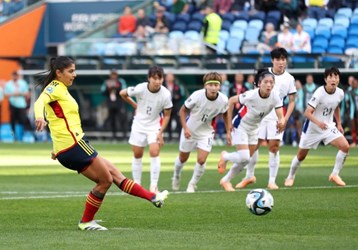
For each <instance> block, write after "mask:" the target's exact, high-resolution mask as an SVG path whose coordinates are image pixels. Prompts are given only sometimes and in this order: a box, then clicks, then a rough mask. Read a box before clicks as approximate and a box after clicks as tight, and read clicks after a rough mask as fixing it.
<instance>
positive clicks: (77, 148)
mask: <svg viewBox="0 0 358 250" xmlns="http://www.w3.org/2000/svg"><path fill="white" fill-rule="evenodd" d="M97 155H98V153H97V151H96V150H95V149H94V148H93V147H92V146H91V145H90V144H89V142H88V141H87V140H85V139H83V138H82V139H81V140H79V141H78V143H77V144H76V145H74V146H73V147H72V148H70V149H69V150H67V151H64V152H61V153H60V154H59V155H57V160H58V161H59V162H60V163H61V164H62V165H63V166H64V167H66V168H68V169H71V170H76V171H77V172H78V173H81V172H83V171H84V170H86V168H88V167H89V165H91V163H92V162H93V160H94V159H95V158H96V157H97Z"/></svg>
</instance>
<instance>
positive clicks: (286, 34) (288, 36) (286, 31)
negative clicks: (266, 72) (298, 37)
mask: <svg viewBox="0 0 358 250" xmlns="http://www.w3.org/2000/svg"><path fill="white" fill-rule="evenodd" d="M281 30H282V31H281V32H280V33H279V34H278V37H277V46H278V47H281V48H284V49H286V50H287V51H291V50H292V41H293V34H292V33H291V31H290V25H289V24H288V23H284V24H283V25H281Z"/></svg>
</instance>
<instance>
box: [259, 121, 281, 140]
mask: <svg viewBox="0 0 358 250" xmlns="http://www.w3.org/2000/svg"><path fill="white" fill-rule="evenodd" d="M276 126H277V121H272V120H263V121H261V123H260V126H259V136H258V137H259V139H262V140H280V141H282V138H283V132H282V133H279V132H277V127H276Z"/></svg>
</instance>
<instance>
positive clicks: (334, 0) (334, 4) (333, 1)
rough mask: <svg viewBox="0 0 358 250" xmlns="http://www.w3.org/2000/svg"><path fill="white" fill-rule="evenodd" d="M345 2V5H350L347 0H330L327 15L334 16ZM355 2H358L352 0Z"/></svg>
mask: <svg viewBox="0 0 358 250" xmlns="http://www.w3.org/2000/svg"><path fill="white" fill-rule="evenodd" d="M348 1H350V0H348ZM343 2H344V3H345V4H344V6H348V4H347V0H328V3H327V10H326V16H327V17H331V18H334V15H335V14H336V12H337V10H338V9H339V8H341V7H342V6H343ZM353 2H357V0H352V3H353ZM353 9H354V8H353Z"/></svg>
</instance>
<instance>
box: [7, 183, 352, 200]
mask: <svg viewBox="0 0 358 250" xmlns="http://www.w3.org/2000/svg"><path fill="white" fill-rule="evenodd" d="M357 187H358V185H347V186H345V187H338V186H313V187H290V188H287V187H282V188H280V189H279V190H275V191H273V192H277V191H281V190H283V191H286V190H309V189H334V188H357ZM249 190H251V189H247V188H246V189H239V190H236V192H247V191H249ZM224 192H225V190H206V191H197V192H196V193H224ZM177 194H188V193H186V192H185V191H179V192H170V195H177ZM0 195H8V196H7V197H0V200H30V199H58V198H72V197H84V196H87V195H88V192H70V191H68V192H56V191H53V192H50V191H48V192H47V191H45V192H36V191H29V192H16V191H4V192H0ZM16 195H21V196H16ZM121 195H128V194H126V193H123V192H108V193H107V194H106V196H121Z"/></svg>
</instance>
